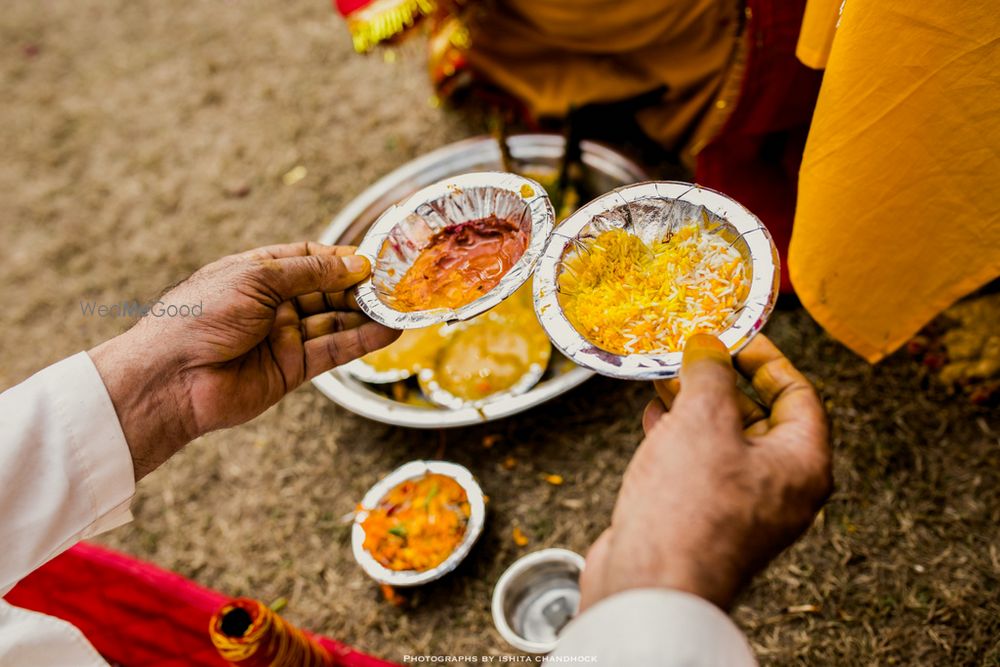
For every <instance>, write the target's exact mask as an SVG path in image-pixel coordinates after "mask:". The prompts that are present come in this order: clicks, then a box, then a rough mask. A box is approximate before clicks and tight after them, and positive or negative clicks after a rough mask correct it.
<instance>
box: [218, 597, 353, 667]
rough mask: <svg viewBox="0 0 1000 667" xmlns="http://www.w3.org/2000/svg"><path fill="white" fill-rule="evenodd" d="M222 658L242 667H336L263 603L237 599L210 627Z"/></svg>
mask: <svg viewBox="0 0 1000 667" xmlns="http://www.w3.org/2000/svg"><path fill="white" fill-rule="evenodd" d="M208 631H209V635H210V636H211V638H212V643H213V644H215V648H216V649H218V651H219V655H220V656H222V658H223V659H224V660H227V661H229V663H230V664H233V665H238V666H239V667H333V664H334V663H333V658H332V657H331V656H330V654H329V653H327V651H326V649H324V648H323V647H322V646H320V645H319V644H317V643H316V642H315V641H313V640H312V639H310V638H309V637H307V636H306V635H305V633H303V632H302V630H300V629H298V628H296V627H295V626H293V625H291V624H290V623H288V622H287V621H285V620H284V619H282V618H281V617H280V616H278V614H276V613H275V612H273V611H272V610H271V609H269V608H268V607H267V606H265V605H264V604H263V603H261V602H258V601H257V600H251V599H250V598H237V599H236V600H233V601H231V602H229V603H227V604H225V605H224V606H223V607H222V608H221V609H219V610H218V611H217V612H215V614H213V615H212V620H211V621H209V626H208Z"/></svg>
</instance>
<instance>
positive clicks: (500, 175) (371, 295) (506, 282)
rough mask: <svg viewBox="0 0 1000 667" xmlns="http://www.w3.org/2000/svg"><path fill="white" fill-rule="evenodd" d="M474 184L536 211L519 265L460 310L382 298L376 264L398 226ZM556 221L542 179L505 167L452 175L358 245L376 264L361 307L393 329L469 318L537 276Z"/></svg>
mask: <svg viewBox="0 0 1000 667" xmlns="http://www.w3.org/2000/svg"><path fill="white" fill-rule="evenodd" d="M525 186H527V187H528V188H530V191H531V193H532V194H531V196H530V197H524V195H523V188H524V187H525ZM470 188H496V189H500V190H506V191H509V192H512V193H514V194H516V195H517V196H519V197H522V198H523V199H524V201H525V203H526V204H527V205H528V209H529V211H530V214H531V238H530V239H528V247H527V248H525V251H524V254H523V255H521V257H520V258H519V259H518V261H517V262H516V263H515V264H514V266H513V267H511V269H510V270H509V271H508V272H507V274H506V275H504V277H503V278H502V279H501V280H500V282H499V283H498V284H497V285H496V287H494V288H493V289H492V290H490V291H489V292H487V293H486V294H484V295H482V296H481V297H479V298H477V299H475V300H473V301H471V302H469V303H467V304H465V305H464V306H462V307H460V308H433V309H430V310H417V311H400V310H396V309H395V308H393V307H392V306H391V305H389V304H387V303H385V302H384V301H382V299H380V298H379V294H378V292H379V290H378V288H377V287H376V285H375V280H374V274H375V268H376V262H377V259H378V257H379V253H380V252H381V249H382V244H383V243H384V241H385V239H386V237H388V236H389V234H390V233H391V232H392V230H393V229H394V228H395V227H396V225H398V224H400V223H401V222H403V221H404V220H405V219H406V218H407V217H408V216H410V215H411V214H415V213H416V211H417V209H418V208H420V207H421V206H422V205H423V204H426V203H428V202H432V201H435V200H438V199H441V198H444V197H447V196H454V193H455V191H456V190H465V189H470ZM554 224H555V211H554V210H553V208H552V202H551V201H549V196H548V194H547V193H546V191H545V188H543V187H542V186H541V185H540V184H539V183H537V182H536V181H533V180H532V179H530V178H525V177H523V176H518V175H516V174H509V173H505V172H499V171H483V172H473V173H469V174H462V175H460V176H452V177H449V178H446V179H443V180H441V181H438V182H437V183H434V184H432V185H429V186H427V187H425V188H423V189H422V190H419V191H418V192H416V193H414V194H413V195H411V196H410V197H408V198H406V199H405V200H403V201H402V202H400V203H399V204H396V205H395V206H391V207H389V209H387V210H386V211H385V213H383V214H382V215H381V216H379V218H378V220H376V221H375V223H374V224H373V225H372V226H371V228H369V230H368V232H367V233H366V234H365V237H364V239H362V241H361V243H360V245H358V249H357V251H356V252H357V254H359V255H364V256H365V257H367V258H368V261H369V262H371V265H372V276H370V277H369V278H367V279H366V280H364V281H363V282H361V283H359V284H358V286H357V287H356V288H355V298H356V300H357V303H358V306H359V307H360V308H361V310H362V312H364V313H365V314H366V315H367V316H368V317H370V318H372V319H373V320H375V321H376V322H379V323H380V324H383V325H385V326H387V327H390V328H392V329H419V328H421V327H428V326H431V325H432V324H438V323H440V322H454V321H464V320H468V319H471V318H473V317H475V316H476V315H479V314H481V313H484V312H486V311H487V310H489V309H490V308H493V307H494V306H496V305H497V304H499V303H500V302H501V301H503V300H504V299H506V298H507V297H508V296H510V295H511V294H513V293H514V292H515V291H517V288H518V287H520V286H521V285H523V284H524V283H525V282H527V281H528V279H529V278H530V277H531V275H532V273H533V272H534V270H535V266H536V265H537V263H538V260H539V258H540V257H541V256H542V253H543V252H544V250H545V247H546V244H547V243H548V240H549V237H550V236H551V234H552V228H553V226H554Z"/></svg>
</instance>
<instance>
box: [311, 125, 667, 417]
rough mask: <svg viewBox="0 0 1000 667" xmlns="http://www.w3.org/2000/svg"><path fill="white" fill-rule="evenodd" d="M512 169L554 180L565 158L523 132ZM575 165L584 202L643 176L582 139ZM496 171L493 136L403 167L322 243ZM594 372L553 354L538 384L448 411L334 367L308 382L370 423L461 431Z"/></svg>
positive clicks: (354, 235) (548, 138)
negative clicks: (448, 183) (467, 177)
mask: <svg viewBox="0 0 1000 667" xmlns="http://www.w3.org/2000/svg"><path fill="white" fill-rule="evenodd" d="M508 144H509V146H510V152H511V156H512V157H513V159H514V161H515V163H516V164H515V168H516V169H517V170H518V171H520V172H521V173H524V174H526V175H528V176H530V177H532V178H538V176H539V175H555V173H556V171H557V169H558V165H559V163H560V160H561V158H562V154H563V146H564V145H565V143H564V140H563V138H562V137H561V136H558V135H547V134H527V135H517V136H513V137H510V138H509V140H508ZM581 153H582V156H581V161H582V163H583V166H584V172H585V173H584V181H585V183H586V185H587V192H586V193H585V194H584V196H583V197H582V200H583V201H586V200H588V199H590V197H591V196H596V195H598V194H601V193H603V192H607V191H609V190H612V189H614V188H617V187H620V186H621V185H625V184H628V183H634V182H637V181H642V180H645V179H647V178H648V176H647V175H646V173H645V172H644V171H643V170H642V168H641V167H639V166H638V165H637V164H635V163H634V162H632V161H631V160H629V159H628V158H626V157H625V156H624V155H622V154H621V153H619V152H617V151H615V150H612V149H610V148H608V147H606V146H603V145H600V144H597V143H593V142H587V141H585V142H583V143H582V144H581ZM498 168H500V150H499V147H498V146H497V144H496V141H495V140H494V139H493V138H492V137H475V138H471V139H466V140H464V141H460V142H457V143H454V144H450V145H448V146H444V147H442V148H440V149H438V150H435V151H432V152H431V153H428V154H427V155H424V156H422V157H419V158H417V159H415V160H413V161H411V162H408V163H407V164H405V165H403V166H401V167H400V168H398V169H396V170H395V171H393V172H391V173H390V174H388V175H387V176H385V177H383V178H382V179H380V180H379V181H377V182H375V183H374V184H373V185H372V186H370V187H369V188H368V189H366V190H365V191H364V192H362V193H361V194H360V195H358V197H356V198H355V199H354V200H353V201H351V202H350V203H349V204H348V205H347V206H346V207H345V208H344V209H343V210H342V211H341V212H340V213H339V214H338V215H337V216H336V217H335V218H334V219H333V221H332V222H331V223H330V225H329V226H328V227H327V228H326V230H325V231H324V232H323V234H322V236H321V237H320V241H322V242H323V243H328V244H357V243H358V242H359V241H360V240H361V238H362V237H363V236H364V234H365V232H366V231H367V230H368V228H369V227H370V226H371V225H372V224H373V223H374V222H375V220H376V219H377V218H378V217H379V216H380V215H381V214H382V213H383V212H384V211H385V210H386V209H388V208H389V207H390V206H392V205H393V204H396V203H397V202H399V201H401V200H403V199H405V198H406V197H408V196H410V195H412V194H413V193H415V192H417V191H418V190H420V189H421V188H423V187H426V186H427V185H429V184H431V183H434V182H436V181H439V180H441V179H443V178H447V177H449V176H454V175H458V174H463V173H466V172H471V171H484V170H495V169H498ZM592 375H593V373H592V372H591V371H589V370H586V369H583V368H580V367H578V366H576V365H575V364H573V363H572V362H570V361H569V360H567V359H565V358H564V357H561V356H560V355H553V359H552V362H550V364H549V367H548V369H547V370H546V372H545V375H544V376H543V377H542V380H541V381H540V382H539V383H538V384H537V385H535V387H533V388H532V389H531V390H529V391H527V392H526V393H523V394H520V395H518V396H505V397H503V398H499V399H497V400H495V401H492V402H488V403H486V404H485V405H482V406H481V407H478V408H472V407H469V408H461V409H447V408H441V407H432V406H427V407H425V406H422V405H412V404H409V403H404V402H400V401H396V400H393V399H392V398H391V397H390V396H387V395H386V394H385V393H383V392H382V391H380V390H378V389H377V388H376V387H374V386H372V385H369V384H367V383H364V382H361V381H360V380H358V379H356V378H354V377H352V376H351V375H350V374H349V373H348V372H346V371H344V370H343V369H335V370H333V371H330V372H329V373H324V374H322V375H320V376H318V377H316V378H314V379H313V384H314V385H315V386H316V388H317V389H319V390H320V391H321V392H323V394H325V395H326V396H327V397H328V398H330V399H331V400H332V401H334V402H335V403H338V404H340V405H341V406H343V407H345V408H347V409H348V410H350V411H352V412H355V413H357V414H360V415H362V416H364V417H368V418H369V419H374V420H376V421H380V422H384V423H388V424H396V425H399V426H410V427H415V428H441V427H453V426H466V425H470V424H477V423H482V422H486V421H493V420H496V419H500V418H502V417H507V416H509V415H513V414H516V413H518V412H522V411H524V410H527V409H529V408H531V407H534V406H536V405H539V404H541V403H544V402H545V401H548V400H550V399H552V398H554V397H556V396H559V395H560V394H563V393H565V392H566V391H569V390H570V389H572V388H573V387H576V386H577V385H579V384H581V383H582V382H584V381H585V380H587V379H588V378H590V377H591V376H592Z"/></svg>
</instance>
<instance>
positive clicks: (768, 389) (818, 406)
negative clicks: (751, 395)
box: [736, 335, 826, 426]
mask: <svg viewBox="0 0 1000 667" xmlns="http://www.w3.org/2000/svg"><path fill="white" fill-rule="evenodd" d="M736 364H737V366H738V367H739V369H740V371H741V372H743V373H744V374H745V375H746V376H747V377H748V378H750V383H751V384H752V385H753V388H754V390H755V391H756V392H757V395H758V396H760V399H761V400H762V401H763V402H764V405H766V406H768V407H769V408H770V410H771V424H772V426H775V425H778V424H781V423H784V422H799V421H801V422H807V423H814V422H823V423H825V420H826V413H825V412H824V410H823V405H822V403H821V402H820V400H819V396H818V395H817V393H816V390H815V388H813V386H812V383H811V382H809V380H808V379H807V378H806V376H804V375H803V374H802V373H801V372H800V371H799V370H798V369H797V368H795V366H794V365H793V364H792V362H791V361H789V359H788V357H786V356H785V355H784V354H782V352H781V350H779V349H778V348H777V346H775V344H774V343H772V342H771V341H770V340H768V339H767V338H766V337H765V336H761V335H758V336H756V337H755V338H754V339H753V340H752V341H750V343H749V344H748V345H747V346H746V347H745V348H744V349H743V351H742V352H740V353H739V354H738V355H737V357H736Z"/></svg>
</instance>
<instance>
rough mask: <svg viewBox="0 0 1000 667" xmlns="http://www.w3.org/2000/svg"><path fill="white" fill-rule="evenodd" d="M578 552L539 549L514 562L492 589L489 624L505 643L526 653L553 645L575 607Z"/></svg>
mask: <svg viewBox="0 0 1000 667" xmlns="http://www.w3.org/2000/svg"><path fill="white" fill-rule="evenodd" d="M583 565H584V560H583V556H581V555H580V554H578V553H575V552H573V551H568V550H566V549H543V550H541V551H536V552H534V553H530V554H528V555H527V556H524V557H522V558H519V559H518V560H516V561H514V564H513V565H511V566H510V567H509V568H507V570H506V571H505V572H504V573H503V574H502V575H500V579H499V580H498V581H497V585H496V586H495V587H494V588H493V601H492V604H491V611H492V613H493V624H494V625H495V626H496V628H497V631H498V632H499V633H500V636H501V637H503V638H504V639H505V640H507V643H509V644H510V645H511V646H513V647H514V648H516V649H519V650H521V651H524V652H526V653H548V652H550V651H552V650H553V649H555V647H556V641H557V639H558V637H559V632H560V631H561V630H562V629H563V627H565V626H566V624H567V623H568V622H569V621H570V619H571V618H573V616H575V615H576V612H577V610H578V609H579V607H580V573H581V572H583Z"/></svg>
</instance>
